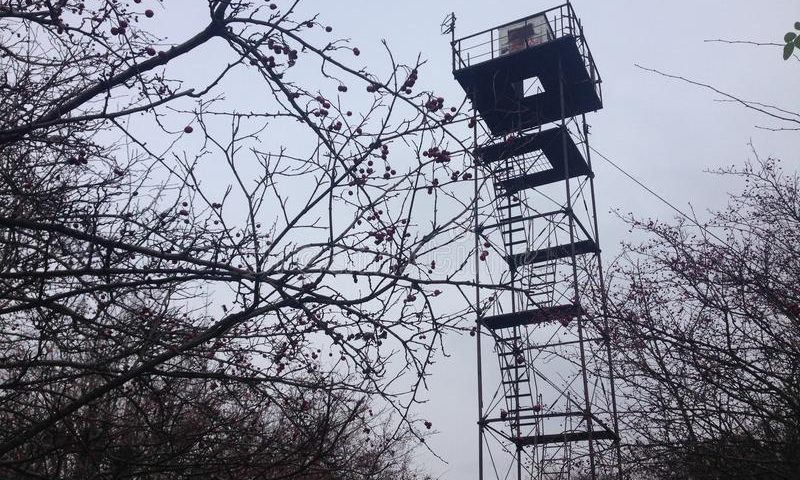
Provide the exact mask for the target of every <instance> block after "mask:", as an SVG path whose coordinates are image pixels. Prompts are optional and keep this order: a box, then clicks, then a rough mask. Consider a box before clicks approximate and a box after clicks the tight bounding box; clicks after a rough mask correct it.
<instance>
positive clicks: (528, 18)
mask: <svg viewBox="0 0 800 480" xmlns="http://www.w3.org/2000/svg"><path fill="white" fill-rule="evenodd" d="M565 6H569V8H570V9H572V5H571V4H569V3H563V4H561V5H558V6H556V7H552V8H548V9H547V10H542V11H541V12H539V13H534V14H533V15H528V16H527V17H523V18H518V19H516V20H512V21H510V22H506V23H504V24H502V25H496V26H494V27H492V28H487V29H486V30H483V31H481V32H478V33H473V34H472V35H467V36H466V37H461V38H459V39H457V40H456V41H455V42H456V43H459V42H461V41H462V40H469V39H470V38H473V37H477V36H478V35H484V34H486V33H489V32H491V31H492V30H499V29H501V28H504V27H508V26H509V25H514V24H515V23H520V22H525V21H527V20H530V19H532V18H535V17H538V16H541V15H545V14H547V13H550V12H552V11H554V10H560V9H562V8H564V7H565Z"/></svg>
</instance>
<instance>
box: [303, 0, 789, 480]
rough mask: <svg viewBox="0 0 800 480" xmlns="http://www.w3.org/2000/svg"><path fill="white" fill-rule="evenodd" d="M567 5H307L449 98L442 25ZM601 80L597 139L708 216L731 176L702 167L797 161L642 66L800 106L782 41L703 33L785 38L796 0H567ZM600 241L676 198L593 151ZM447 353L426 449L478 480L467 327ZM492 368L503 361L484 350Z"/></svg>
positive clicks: (427, 412)
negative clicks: (409, 65) (623, 217)
mask: <svg viewBox="0 0 800 480" xmlns="http://www.w3.org/2000/svg"><path fill="white" fill-rule="evenodd" d="M558 3H559V2H548V1H539V0H537V1H530V0H504V1H494V2H492V1H471V0H470V1H467V0H458V1H456V0H436V1H430V0H429V1H421V0H406V1H401V2H398V1H394V2H386V1H369V2H367V1H359V0H339V1H336V2H328V1H326V2H311V1H309V2H306V4H305V6H304V8H305V9H309V10H317V11H319V12H320V13H321V14H322V16H321V18H322V19H323V21H324V22H329V23H330V24H331V25H333V26H334V27H335V28H336V29H337V32H338V33H339V34H340V35H342V36H344V37H350V38H352V40H353V43H354V44H355V45H358V46H359V47H360V48H361V50H362V51H364V52H365V53H364V58H365V59H366V60H365V61H370V59H373V58H374V59H375V61H383V58H382V57H381V56H380V55H381V52H380V47H379V44H378V40H379V39H381V38H385V39H386V40H387V41H388V43H389V46H390V47H391V48H392V50H393V51H394V53H395V55H396V56H397V57H399V58H400V59H403V60H406V61H409V62H410V61H412V60H413V58H414V57H415V56H416V54H417V53H421V54H422V56H423V57H424V58H425V59H427V60H428V62H429V63H428V65H427V66H426V67H425V69H424V70H423V72H422V78H423V81H422V82H421V83H422V84H424V88H432V89H435V90H436V91H437V92H440V93H441V94H442V95H444V96H445V97H446V98H448V99H450V98H453V99H455V98H457V97H463V92H462V91H461V90H460V88H459V87H458V84H457V83H456V82H455V81H454V80H453V78H452V75H451V72H450V57H449V54H450V52H449V44H448V38H446V37H443V36H441V35H440V34H439V24H440V22H441V20H442V19H443V18H444V17H445V15H446V14H447V13H449V12H455V14H456V16H457V18H458V22H457V34H458V35H468V34H470V33H474V32H476V31H480V30H483V29H486V28H489V27H491V26H493V25H496V24H500V23H505V22H507V21H511V20H514V19H516V18H519V17H524V16H527V15H530V14H533V13H535V12H537V11H540V10H543V9H546V8H549V7H551V6H555V5H557V4H558ZM573 4H574V6H575V9H576V11H577V13H578V15H579V16H580V17H581V19H582V22H583V25H584V29H585V32H586V35H587V38H588V42H589V45H590V46H591V48H592V52H593V54H594V56H595V59H596V61H597V64H598V66H599V69H600V72H601V75H602V78H603V92H604V101H605V108H604V109H603V110H602V111H600V112H597V113H595V114H592V115H590V117H589V121H590V123H591V125H592V127H593V128H592V133H593V136H592V138H591V141H592V145H593V146H594V147H595V148H597V149H598V150H599V151H601V152H603V153H604V154H605V155H607V156H609V158H611V159H612V160H613V161H615V162H617V163H618V164H619V165H620V166H622V167H623V168H625V169H626V170H627V171H629V172H630V173H631V174H633V175H635V176H636V177H638V178H639V179H640V180H641V181H642V182H644V183H645V184H646V185H648V186H650V187H651V188H653V189H654V190H656V191H657V192H659V193H660V194H662V195H663V196H664V197H666V198H667V199H668V200H669V201H671V202H673V203H674V204H675V205H676V206H678V207H679V208H681V209H683V210H689V208H690V207H689V204H690V203H691V205H692V206H693V207H694V208H695V209H696V210H697V211H698V212H700V213H701V214H702V212H703V211H705V210H707V209H709V208H713V207H723V206H724V204H725V195H726V192H727V191H729V190H730V189H733V188H735V186H734V185H732V184H730V183H726V182H725V181H722V179H720V178H719V177H715V176H712V175H710V174H708V173H704V170H706V169H713V168H716V167H721V166H727V165H737V164H738V165H740V164H742V163H743V162H744V161H745V160H747V159H748V158H751V157H752V154H751V152H750V148H749V147H748V142H750V141H752V143H753V144H754V146H755V148H756V149H757V151H758V153H759V154H760V155H763V156H776V157H780V158H782V159H783V160H784V164H785V167H787V168H791V169H796V168H797V166H798V164H799V163H798V160H799V159H798V153H797V148H796V145H797V144H796V138H797V134H796V133H774V132H767V131H764V130H759V129H757V128H756V126H770V125H772V124H773V123H772V122H770V121H769V120H768V119H766V118H764V117H760V116H759V115H757V114H754V113H751V112H748V111H746V110H745V109H744V108H743V107H741V106H739V105H733V104H730V103H728V102H720V100H721V97H720V96H719V95H715V94H713V93H712V92H709V91H707V90H703V89H701V88H698V87H695V86H691V85H688V84H685V83H681V82H679V81H674V80H669V79H666V78H663V77H660V76H657V75H655V74H652V73H648V72H645V71H643V70H640V69H638V68H636V67H635V64H640V65H642V66H645V67H650V68H655V69H658V70H661V71H664V72H667V73H670V74H674V75H682V76H686V77H690V78H691V79H693V80H696V81H700V82H703V83H709V84H713V85H714V86H716V87H717V88H719V89H721V90H724V91H727V92H730V93H733V94H736V95H737V96H740V97H741V98H744V99H747V100H756V101H760V102H764V103H770V104H776V105H781V106H784V107H786V108H789V109H793V108H795V107H796V106H797V105H800V89H798V88H797V78H798V73H800V69H798V67H797V64H796V62H795V63H791V62H789V63H786V62H783V60H782V59H781V57H780V55H781V50H780V48H779V47H754V46H747V45H726V44H721V43H708V42H704V40H708V39H736V40H753V41H761V42H780V41H781V38H782V36H783V33H785V32H786V31H787V30H789V29H791V26H792V24H793V22H794V21H795V20H798V19H800V4H798V3H797V2H796V1H789V0H781V1H763V2H754V1H745V0H737V1H707V2H697V1H688V0H677V1H675V0H674V1H670V2H654V1H631V0H628V1H622V0H606V1H597V0H595V1H589V0H576V1H575V2H573ZM594 165H595V173H596V175H597V176H596V182H597V188H598V195H599V197H598V207H599V212H600V215H601V219H600V228H601V238H602V243H603V248H604V257H605V258H606V261H609V260H611V259H612V258H613V257H614V256H615V254H616V253H617V252H618V251H619V247H618V245H619V243H620V242H621V241H623V240H625V239H626V236H627V229H626V228H625V227H624V225H622V223H621V222H620V221H619V220H617V219H615V218H614V216H613V215H610V214H609V213H608V212H609V210H610V209H619V210H621V211H623V212H634V213H635V214H637V215H639V216H656V217H660V218H665V219H668V218H670V217H672V216H673V215H674V213H673V212H672V211H670V210H669V208H668V207H666V206H665V205H663V204H662V203H660V202H659V201H658V200H656V199H654V198H653V197H651V196H650V195H649V194H647V193H646V192H644V191H643V190H642V189H641V188H639V187H638V186H636V185H635V184H633V183H632V182H631V181H630V180H628V179H626V178H625V177H624V176H623V175H621V174H620V173H619V172H617V171H616V170H614V169H613V168H612V167H611V166H610V165H608V164H607V163H606V162H604V161H602V160H600V159H595V161H594ZM447 345H448V347H449V353H450V354H451V356H450V357H449V358H444V359H440V361H439V363H438V364H437V365H436V367H435V369H434V371H433V375H432V377H431V382H430V386H431V390H430V392H429V402H428V403H427V404H426V405H424V406H422V407H421V409H420V414H421V416H424V417H426V418H429V419H431V420H432V421H433V422H434V425H435V428H436V429H437V430H438V431H439V432H440V433H439V434H438V435H437V436H436V437H435V438H433V439H431V440H430V441H429V445H431V447H432V448H433V449H434V450H435V451H436V452H437V453H438V454H439V455H441V456H442V457H443V458H444V459H445V460H446V461H447V462H448V463H447V464H443V463H442V462H439V461H437V460H434V459H432V458H430V457H429V456H426V458H425V460H424V461H425V463H426V465H427V466H428V467H429V468H430V469H431V470H432V473H435V474H439V475H441V477H442V478H444V479H449V480H455V479H461V478H474V477H475V472H476V465H477V448H476V446H477V427H476V424H475V422H476V420H477V412H476V400H475V382H476V379H475V354H474V347H473V346H472V339H471V338H470V337H463V338H455V337H451V338H450V339H449V341H448V343H447ZM486 368H490V369H491V368H496V362H494V359H493V358H490V359H489V360H488V361H487V362H486Z"/></svg>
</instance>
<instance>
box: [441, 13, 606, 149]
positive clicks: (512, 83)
mask: <svg viewBox="0 0 800 480" xmlns="http://www.w3.org/2000/svg"><path fill="white" fill-rule="evenodd" d="M453 75H454V76H455V78H456V80H458V82H459V83H460V84H461V86H462V87H463V88H464V90H465V91H466V93H467V96H468V97H469V98H470V99H471V100H472V102H473V106H474V107H475V109H476V110H477V111H478V112H479V113H480V115H481V118H482V119H483V121H484V122H485V123H486V125H487V127H488V128H489V130H490V131H491V133H492V134H493V135H495V136H500V135H505V134H508V133H511V132H514V131H518V130H524V129H527V128H533V127H537V126H540V125H544V124H546V123H550V122H554V121H557V120H560V119H561V118H562V117H573V116H576V115H580V114H583V113H587V112H591V111H594V110H599V109H600V108H602V106H603V101H602V94H601V91H600V76H599V74H598V72H597V69H596V67H595V65H594V60H593V59H592V56H591V53H590V52H589V48H588V46H587V45H586V42H585V39H584V38H583V37H582V35H581V34H580V28H579V25H578V24H577V19H575V18H573V16H572V14H571V10H570V9H569V8H566V7H565V6H561V7H557V8H556V9H551V10H547V11H545V12H541V13H538V14H536V15H532V16H530V17H527V18H525V19H522V20H518V21H516V22H513V23H511V24H506V25H501V26H499V27H495V28H493V29H490V30H487V31H484V32H480V33H477V34H474V35H470V36H469V37H465V38H462V39H459V40H456V41H454V42H453ZM562 75H563V79H564V82H563V90H564V111H563V112H562V108H561V89H560V88H559V79H560V77H561V76H562ZM533 79H538V84H537V85H538V86H540V87H541V88H539V89H536V91H528V92H526V91H525V86H526V80H528V81H529V82H527V83H532V80H533ZM542 89H543V91H539V90H542ZM562 113H563V115H562Z"/></svg>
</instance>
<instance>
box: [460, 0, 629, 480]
mask: <svg viewBox="0 0 800 480" xmlns="http://www.w3.org/2000/svg"><path fill="white" fill-rule="evenodd" d="M448 31H452V29H451V30H448ZM452 47H453V74H454V76H455V78H456V80H458V82H459V83H460V84H461V86H462V87H463V88H464V90H465V91H466V93H467V96H468V98H469V99H470V101H471V102H472V107H473V111H474V112H473V113H474V115H475V118H476V120H478V121H477V122H473V123H474V125H475V126H474V138H475V145H474V151H473V156H474V159H475V164H476V167H475V170H476V172H477V173H478V175H476V179H475V196H476V198H479V195H481V193H482V189H481V188H480V187H479V185H481V184H483V183H482V182H479V181H478V177H479V176H480V177H481V179H482V180H484V181H485V183H486V184H489V185H491V190H492V194H491V195H492V197H493V199H492V203H491V206H488V204H487V208H484V209H483V210H486V209H489V210H491V212H488V213H486V212H479V211H478V207H477V206H476V211H475V232H476V238H475V246H476V250H477V251H476V256H477V255H478V252H480V251H485V252H487V253H483V252H481V254H480V258H479V260H485V258H486V256H487V255H488V252H490V251H491V250H493V249H494V250H497V252H499V254H500V256H502V257H503V259H504V260H505V261H504V262H503V267H502V268H501V269H500V270H501V271H500V272H495V273H494V275H496V276H498V277H499V280H497V281H496V282H492V283H494V285H496V286H495V287H493V289H492V291H491V292H487V291H486V289H485V288H484V289H481V288H480V287H477V288H478V290H477V291H476V304H477V307H476V309H477V311H478V318H477V327H476V329H477V331H478V335H477V336H476V338H477V339H478V340H477V343H478V397H479V399H478V403H479V409H480V417H479V420H478V425H479V442H480V450H479V465H480V471H479V478H480V479H483V478H484V476H487V477H497V478H517V479H520V480H521V479H523V478H526V479H527V478H534V479H537V480H545V479H547V480H555V479H581V478H591V479H599V478H603V479H606V478H621V475H622V472H621V463H620V456H619V454H620V449H619V430H618V424H617V408H616V399H615V392H614V379H613V373H612V370H611V368H610V366H611V358H612V356H611V346H610V341H609V328H608V322H607V318H606V316H605V310H606V309H605V301H604V298H605V296H604V295H603V294H602V292H604V290H605V287H604V284H603V276H602V264H601V259H600V247H599V231H598V227H597V211H596V206H595V189H594V174H593V172H592V165H591V149H590V147H589V139H588V133H589V131H588V125H587V123H586V114H587V113H589V112H592V111H596V110H599V109H600V108H602V93H601V89H600V83H601V81H600V75H599V73H598V71H597V68H596V66H595V63H594V60H593V58H592V55H591V52H590V51H589V47H588V45H587V43H586V39H585V37H584V35H583V28H582V26H581V24H580V21H579V20H578V18H577V17H576V15H575V12H574V10H573V8H572V6H571V5H570V3H569V2H568V3H566V4H563V5H560V6H558V7H555V8H552V9H549V10H546V11H543V12H540V13H537V14H535V15H531V16H529V17H526V18H523V19H520V20H516V21H514V22H510V23H508V24H504V25H500V26H498V27H495V28H491V29H489V30H485V31H483V32H480V33H477V34H474V35H470V36H468V37H464V38H461V39H455V36H453V40H452ZM484 198H485V197H484ZM479 260H478V259H476V275H480V273H479V272H480V271H481V270H482V269H483V270H487V269H489V267H487V266H485V265H486V264H485V263H483V264H482V263H481V262H480V261H479ZM485 274H486V273H485ZM486 283H489V282H484V284H486ZM476 284H477V285H480V284H481V282H480V281H476ZM587 289H593V292H594V293H595V295H593V297H592V298H597V297H598V295H596V294H597V292H600V295H599V296H600V297H601V298H603V301H601V302H599V303H600V305H597V303H598V302H594V306H590V305H586V301H585V300H586V299H587V298H589V297H588V295H587ZM488 337H491V340H492V343H493V346H494V352H495V353H496V355H497V356H498V358H499V366H500V369H499V373H498V372H497V371H496V370H494V369H492V370H490V369H489V368H488V367H486V368H485V367H484V365H483V364H482V362H483V357H484V355H485V353H484V352H482V346H481V339H482V338H483V340H484V341H486V339H487V338H488ZM492 375H494V379H495V380H496V381H495V380H491V378H492ZM495 384H496V388H495V389H494V390H493V389H492V388H490V387H492V386H493V385H495Z"/></svg>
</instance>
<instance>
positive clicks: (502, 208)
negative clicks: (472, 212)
mask: <svg viewBox="0 0 800 480" xmlns="http://www.w3.org/2000/svg"><path fill="white" fill-rule="evenodd" d="M520 205H521V203H519V202H516V203H511V204H507V205H500V206H499V207H497V209H498V210H510V209H512V208H514V207H519V206H520Z"/></svg>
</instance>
